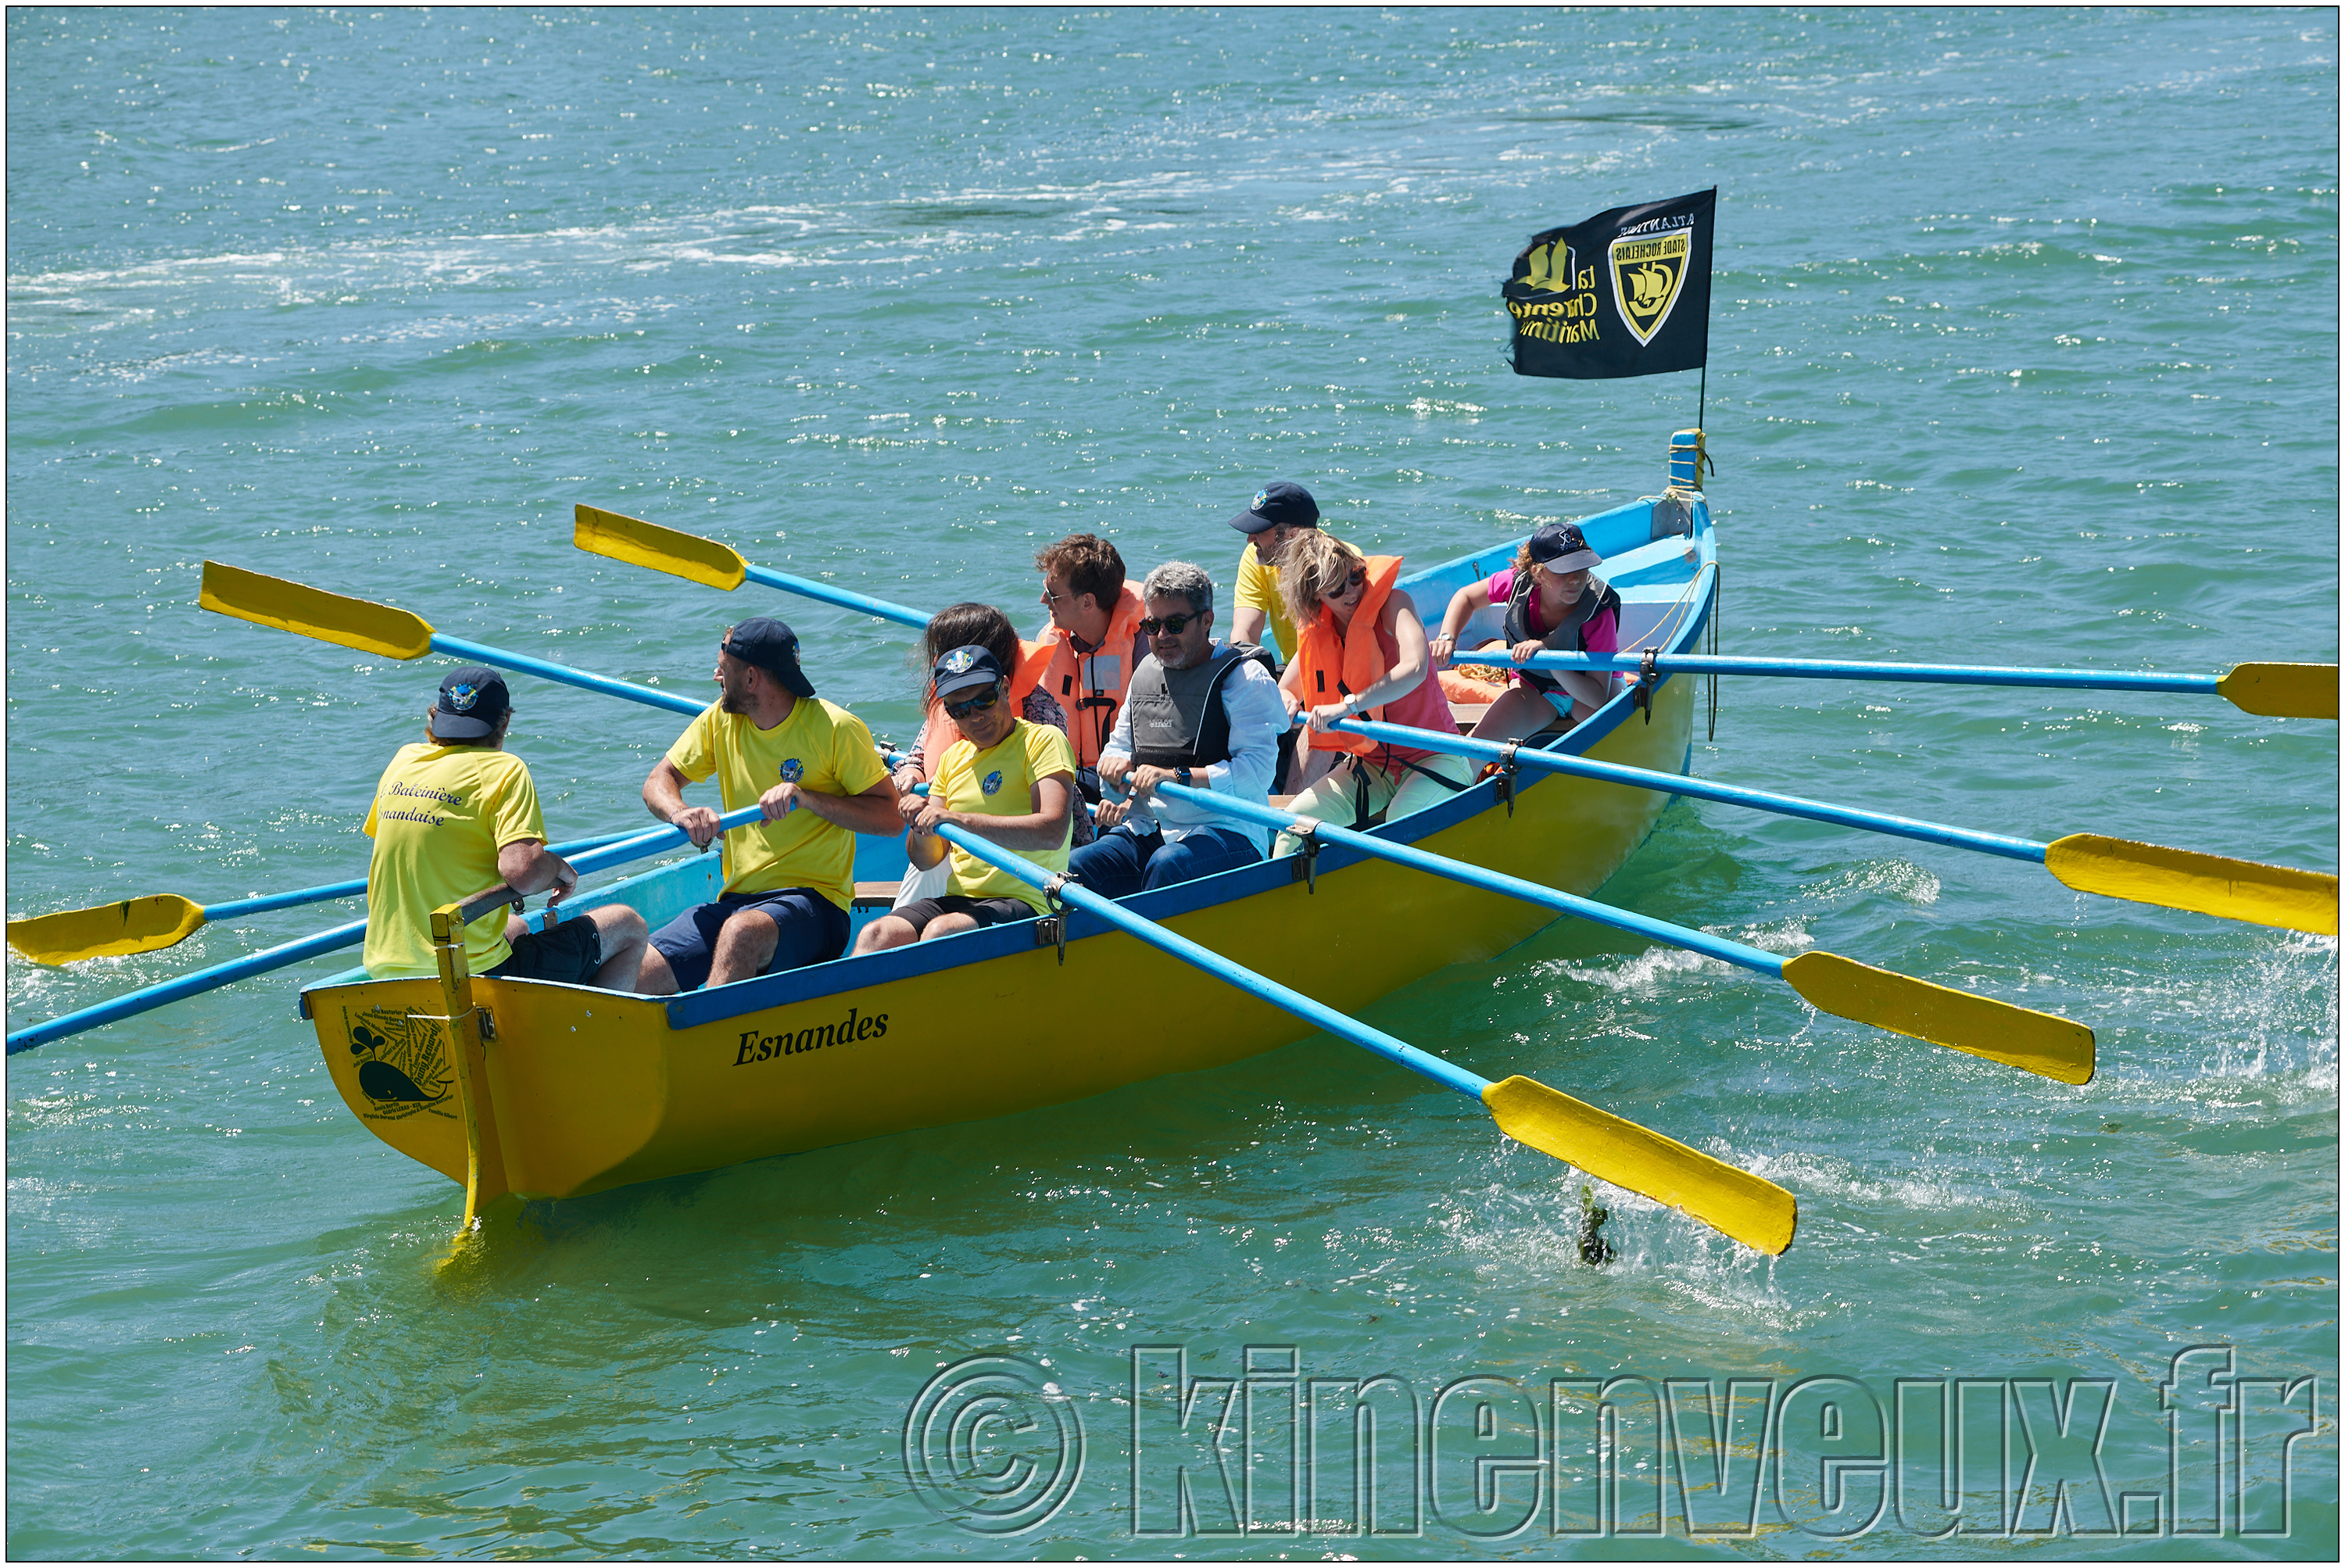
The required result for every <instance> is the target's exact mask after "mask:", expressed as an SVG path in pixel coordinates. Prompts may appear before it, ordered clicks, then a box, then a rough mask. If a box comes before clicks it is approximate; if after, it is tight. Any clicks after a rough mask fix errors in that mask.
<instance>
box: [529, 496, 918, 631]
mask: <svg viewBox="0 0 2345 1568" xmlns="http://www.w3.org/2000/svg"><path fill="white" fill-rule="evenodd" d="M577 516H578V521H577V526H576V528H575V530H574V532H573V534H572V538H573V540H574V542H575V543H576V544H577V545H578V547H579V548H580V549H581V550H588V551H592V552H593V553H594V554H595V555H608V556H609V557H611V559H613V560H614V561H624V562H626V563H627V564H628V565H633V566H649V567H650V568H651V569H652V570H653V571H655V572H665V573H667V574H668V575H670V576H673V577H682V578H683V579H685V581H686V582H689V583H706V585H708V586H710V587H712V588H722V589H724V590H725V591H726V593H728V594H729V593H731V592H732V591H733V590H734V589H736V588H737V587H739V586H740V585H742V584H743V583H744V582H750V583H762V584H764V585H766V587H768V588H779V589H780V590H781V591H782V592H784V593H786V594H798V595H802V596H805V597H807V598H809V599H820V600H821V601H822V602H823V603H825V604H827V605H837V606H839V607H840V608H841V609H848V610H859V611H861V612H862V613H863V614H865V615H867V616H878V617H880V618H881V619H882V620H889V621H895V622H897V623H898V624H899V625H902V626H917V627H921V628H925V627H926V626H928V624H929V617H928V616H924V615H922V614H920V612H919V611H918V610H910V609H906V608H905V607H904V606H901V605H891V604H889V603H888V601H887V600H885V599H875V598H872V597H870V596H868V595H865V594H858V593H854V592H851V591H850V590H848V589H846V588H834V587H832V586H831V585H829V584H827V583H817V582H815V581H814V580H812V579H811V578H807V577H793V576H791V575H789V574H788V573H787V572H777V571H774V570H771V569H770V568H768V567H765V566H753V565H750V564H749V563H748V562H746V561H745V560H743V559H742V558H741V555H740V552H738V551H736V550H735V549H734V548H733V547H732V546H731V545H720V544H718V543H717V542H716V540H714V539H704V538H702V537H701V536H700V535H697V534H680V533H678V532H676V530H675V529H673V528H663V527H661V526H660V525H659V524H656V523H646V522H645V521H644V520H643V519H642V518H640V517H628V516H624V515H622V514H619V513H616V512H605V511H604V510H603V509H602V508H601V507H599V506H581V507H579V508H578V514H577Z"/></svg>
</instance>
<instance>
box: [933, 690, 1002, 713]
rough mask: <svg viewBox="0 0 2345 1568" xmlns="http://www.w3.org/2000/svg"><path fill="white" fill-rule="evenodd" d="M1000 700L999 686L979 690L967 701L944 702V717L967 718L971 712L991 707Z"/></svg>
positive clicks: (978, 711)
mask: <svg viewBox="0 0 2345 1568" xmlns="http://www.w3.org/2000/svg"><path fill="white" fill-rule="evenodd" d="M1000 700H1001V688H1000V687H998V686H996V687H988V688H987V689H986V690H984V691H981V692H980V693H979V694H978V695H977V696H975V697H970V698H969V700H968V701H967V702H948V703H946V704H945V717H946V718H968V717H969V715H970V714H972V713H983V712H984V711H985V710H986V709H987V708H991V707H992V706H993V705H994V704H995V703H997V702H1000Z"/></svg>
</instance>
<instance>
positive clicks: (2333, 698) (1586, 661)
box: [1450, 653, 2337, 718]
mask: <svg viewBox="0 0 2345 1568" xmlns="http://www.w3.org/2000/svg"><path fill="white" fill-rule="evenodd" d="M1450 662H1451V663H1453V664H1479V665H1495V666H1497V667H1499V668H1501V669H1596V670H1637V669H1641V668H1643V667H1644V656H1643V655H1642V654H1636V653H1627V654H1585V653H1540V654H1533V655H1532V656H1531V657H1529V658H1528V659H1527V660H1525V661H1524V662H1523V663H1521V664H1517V663H1516V662H1515V661H1514V659H1513V658H1512V657H1509V656H1508V655H1506V654H1503V653H1461V654H1456V655H1453V656H1452V657H1451V660H1450ZM1653 667H1654V668H1655V669H1657V670H1659V671H1660V673H1662V674H1663V675H1779V676H1794V677H1803V678H1806V679H1810V680H1903V681H1916V682H1921V683H1924V684H1926V685H1932V686H2048V687H2067V688H2069V689H2072V690H2077V691H2179V692H2188V693H2190V694H2191V695H2193V696H2199V695H2203V694H2206V693H2209V692H2211V693H2213V694H2214V695H2215V696H2218V697H2227V698H2228V699H2229V700H2230V702H2231V704H2232V706H2233V707H2235V708H2238V709H2239V710H2240V711H2241V712H2243V713H2255V714H2261V715H2262V716H2264V717H2265V718H2336V717H2337V667H2336V666H2335V665H2333V664H2235V665H2233V666H2232V667H2230V668H2229V669H2228V670H2227V671H2225V672H2224V673H2223V674H2221V675H2157V674H2153V673H2150V672H2147V671H2139V670H2136V671H2124V670H2106V671H2105V670H2092V669H2006V668H2002V667H1996V666H1994V665H1964V664H1863V663H1854V662H1851V661H1847V660H1841V659H1820V658H1727V657H1721V656H1719V655H1716V654H1666V653H1665V654H1657V655H1655V656H1654V658H1653Z"/></svg>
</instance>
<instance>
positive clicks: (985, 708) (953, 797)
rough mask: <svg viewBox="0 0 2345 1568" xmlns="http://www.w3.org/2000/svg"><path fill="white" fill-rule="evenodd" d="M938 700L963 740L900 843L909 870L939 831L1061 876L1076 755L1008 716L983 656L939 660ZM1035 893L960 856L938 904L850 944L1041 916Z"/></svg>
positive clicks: (927, 854)
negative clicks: (968, 837)
mask: <svg viewBox="0 0 2345 1568" xmlns="http://www.w3.org/2000/svg"><path fill="white" fill-rule="evenodd" d="M934 677H935V687H934V689H935V691H936V694H937V700H938V701H939V702H941V703H943V704H944V708H945V715H946V717H947V718H950V719H951V720H952V721H953V723H954V724H955V725H956V726H957V727H958V728H959V730H960V738H959V740H956V741H954V742H953V743H952V744H951V745H950V746H949V747H947V748H945V754H944V756H943V757H942V758H941V759H939V761H938V764H937V774H936V781H935V782H934V783H933V784H931V785H929V798H928V803H927V805H926V806H925V807H924V808H923V809H921V811H920V813H919V815H918V816H917V817H915V818H914V819H913V820H912V825H911V831H910V832H909V834H908V835H907V836H906V838H905V841H904V848H905V853H906V854H907V855H908V856H909V858H910V860H911V862H912V865H913V866H914V867H915V868H916V869H919V870H926V869H927V868H928V867H929V866H933V865H935V864H936V863H937V860H938V859H939V857H940V856H942V855H943V854H944V853H945V851H946V850H947V848H948V846H947V845H946V843H945V841H944V840H942V839H940V838H939V837H938V836H937V833H936V830H937V828H938V827H939V825H940V824H944V823H950V824H951V825H952V826H954V827H956V828H959V829H962V830H966V831H968V832H970V833H974V834H977V835H978V836H980V838H985V839H990V840H992V841H993V842H994V843H997V844H999V845H1000V846H1001V847H1002V848H1003V849H1005V850H1017V851H1018V852H1019V853H1020V855H1022V856H1024V857H1025V858H1026V859H1027V860H1031V861H1033V862H1034V863H1035V864H1036V865H1038V866H1041V867H1042V868H1043V869H1044V870H1045V871H1065V870H1066V869H1067V853H1068V850H1067V840H1068V838H1069V835H1070V831H1071V821H1072V812H1073V802H1074V798H1075V756H1074V752H1073V751H1072V750H1071V748H1069V747H1068V745H1067V733H1066V731H1065V730H1063V729H1054V728H1051V727H1049V726H1047V725H1040V724H1030V723H1029V722H1027V721H1026V720H1025V719H1023V718H1019V717H1018V715H1017V714H1016V713H1015V712H1013V711H1012V710H1011V708H1010V702H1009V695H1010V677H1009V676H1008V674H1007V673H1006V672H1005V671H1004V670H1003V669H1002V667H1001V662H1000V660H999V659H997V658H995V657H993V655H992V653H991V652H990V650H988V649H985V648H981V647H958V648H954V649H953V650H952V651H951V652H949V653H948V654H946V655H945V656H944V657H942V658H940V659H939V660H937V663H936V669H935V671H934ZM1048 910H1049V905H1048V903H1047V901H1045V900H1044V899H1043V897H1042V892H1041V889H1039V888H1036V887H1032V886H1030V885H1029V884H1028V883H1026V882H1023V881H1020V880H1019V879H1018V878H1016V877H1013V876H1011V875H1010V873H1009V872H1008V871H1000V870H999V869H997V868H996V867H993V866H991V865H989V864H987V863H986V862H985V861H983V860H979V859H978V858H977V857H976V856H975V855H972V854H969V853H968V852H967V851H965V850H959V849H953V850H952V876H951V879H950V880H949V881H948V882H947V883H946V886H945V891H944V892H943V894H942V895H940V896H939V897H937V898H933V899H919V900H915V901H913V902H911V903H908V904H906V905H904V906H903V907H902V908H901V909H898V910H892V911H889V912H888V913H887V914H884V915H881V916H880V917H879V918H878V920H875V921H872V922H871V923H870V924H869V925H867V926H865V927H864V928H863V932H862V934H861V935H860V936H858V937H857V938H856V939H855V951H856V952H879V951H880V950H881V949H883V948H890V947H902V946H903V945H904V944H905V943H907V942H926V941H928V940H929V939H930V938H933V937H939V936H950V935H952V934H953V933H954V932H963V931H974V930H976V929H977V928H978V927H980V926H988V925H999V924H1000V923H1001V922H1003V921H1013V920H1030V919H1031V918H1033V917H1034V916H1036V915H1039V914H1043V913H1046V912H1048Z"/></svg>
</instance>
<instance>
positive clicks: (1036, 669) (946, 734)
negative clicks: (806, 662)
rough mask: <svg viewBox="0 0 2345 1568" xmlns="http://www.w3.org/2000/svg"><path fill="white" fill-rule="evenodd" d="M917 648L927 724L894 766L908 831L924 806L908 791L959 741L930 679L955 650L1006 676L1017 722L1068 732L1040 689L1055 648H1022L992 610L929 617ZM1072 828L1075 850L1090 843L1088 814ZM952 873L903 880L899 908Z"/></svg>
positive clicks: (939, 887)
mask: <svg viewBox="0 0 2345 1568" xmlns="http://www.w3.org/2000/svg"><path fill="white" fill-rule="evenodd" d="M920 644H921V653H920V706H921V707H922V708H924V709H925V710H926V712H927V714H928V721H927V723H926V725H925V726H924V727H923V728H921V731H920V738H919V741H918V743H916V744H915V745H914V746H913V747H912V748H911V750H910V751H909V752H908V753H907V754H906V755H905V758H904V760H903V761H901V762H899V763H898V764H897V765H896V771H895V773H894V775H893V778H894V779H895V784H896V809H897V810H898V812H900V813H901V814H902V816H903V819H904V824H905V826H907V827H909V826H910V825H911V821H912V819H913V818H914V817H917V816H919V813H920V808H921V806H922V805H923V804H924V801H925V798H924V797H922V796H919V795H915V794H913V793H912V787H913V786H914V785H916V784H925V783H927V782H929V773H930V770H931V769H934V767H935V766H936V764H937V763H938V762H939V761H940V760H941V759H943V757H944V754H945V748H946V747H948V746H950V745H951V744H952V743H953V742H954V741H956V740H959V738H960V728H959V726H957V725H955V724H954V723H953V721H952V720H951V719H949V718H946V717H945V705H944V704H943V703H941V702H939V701H938V700H937V699H936V685H935V682H934V681H933V679H931V678H930V677H929V671H930V670H931V669H933V668H934V667H935V666H936V662H937V660H939V659H940V658H942V657H945V655H947V654H949V653H950V652H951V651H952V650H953V649H955V648H958V647H981V648H983V649H985V651H986V652H988V653H990V654H991V655H992V656H993V657H994V662H996V663H997V664H999V665H1000V666H1001V667H1002V668H1003V669H1005V670H1008V671H1009V672H1010V706H1011V708H1012V709H1013V710H1014V711H1015V712H1016V713H1017V715H1018V717H1019V718H1023V719H1025V720H1026V721H1027V722H1028V723H1030V724H1047V725H1049V726H1051V728H1054V729H1064V728H1067V715H1066V710H1065V709H1063V708H1061V707H1060V706H1059V701H1058V698H1056V697H1052V696H1051V694H1050V693H1049V692H1047V691H1045V690H1043V689H1042V684H1041V681H1042V672H1043V669H1044V668H1045V667H1047V666H1048V665H1049V664H1050V662H1051V655H1052V654H1053V653H1054V652H1056V651H1057V645H1056V644H1055V643H1030V642H1021V641H1020V640H1019V636H1018V629H1017V628H1016V627H1015V626H1011V625H1010V617H1009V616H1005V615H1003V614H1002V613H1001V612H1000V610H997V609H995V608H994V607H993V606H991V605H979V604H959V605H947V606H945V607H944V608H943V609H941V610H939V611H938V612H937V613H936V614H935V615H933V616H929V627H928V631H927V632H926V633H925V634H924V635H923V636H922V637H921V639H920ZM1074 828H1075V838H1074V845H1075V846H1081V845H1083V844H1088V843H1090V842H1091V837H1092V829H1091V813H1090V812H1088V811H1078V812H1076V813H1075V820H1074ZM951 870H952V867H951V866H950V864H949V860H939V861H938V862H937V863H936V864H935V865H934V866H931V867H929V870H928V871H925V872H921V873H919V874H917V875H913V876H908V877H906V878H905V879H904V881H903V883H902V885H901V886H900V887H899V888H898V890H897V893H896V903H897V906H898V907H899V908H900V907H901V906H903V905H905V904H908V903H910V902H912V901H915V900H918V899H924V898H933V897H935V896H936V895H938V894H939V893H941V892H942V891H944V886H945V878H946V876H947V875H948V874H949V872H950V871H951ZM932 884H933V885H932Z"/></svg>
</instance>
